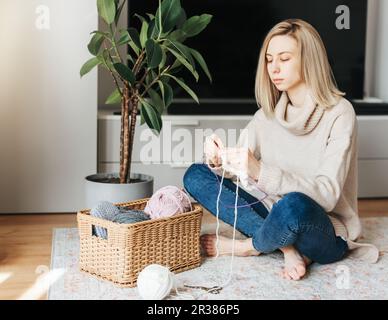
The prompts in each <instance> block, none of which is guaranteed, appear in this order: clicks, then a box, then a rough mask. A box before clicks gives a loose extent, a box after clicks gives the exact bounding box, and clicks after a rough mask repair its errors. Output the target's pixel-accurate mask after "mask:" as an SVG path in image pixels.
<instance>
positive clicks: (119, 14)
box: [115, 0, 126, 25]
mask: <svg viewBox="0 0 388 320" xmlns="http://www.w3.org/2000/svg"><path fill="white" fill-rule="evenodd" d="M117 2H118V1H117ZM125 2H126V0H123V2H122V3H121V5H120V6H117V4H116V8H117V12H116V16H115V24H116V25H117V23H118V22H119V19H120V16H121V11H122V10H123V7H124V5H125Z"/></svg>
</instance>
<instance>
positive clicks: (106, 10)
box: [97, 0, 116, 24]
mask: <svg viewBox="0 0 388 320" xmlns="http://www.w3.org/2000/svg"><path fill="white" fill-rule="evenodd" d="M97 9H98V14H99V15H100V16H101V18H103V19H104V20H105V22H106V23H107V24H111V23H112V22H113V21H114V20H115V15H116V5H115V1H114V0H97Z"/></svg>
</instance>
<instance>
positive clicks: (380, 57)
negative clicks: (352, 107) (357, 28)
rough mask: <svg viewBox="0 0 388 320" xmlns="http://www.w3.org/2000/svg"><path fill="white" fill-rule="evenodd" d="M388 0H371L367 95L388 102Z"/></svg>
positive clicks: (369, 3) (369, 9) (366, 76)
mask: <svg viewBox="0 0 388 320" xmlns="http://www.w3.org/2000/svg"><path fill="white" fill-rule="evenodd" d="M387 30H388V0H369V2H368V32H367V50H366V64H365V69H366V75H365V95H366V96H372V97H377V98H380V99H382V100H384V101H386V102H388V60H387V57H388V33H387Z"/></svg>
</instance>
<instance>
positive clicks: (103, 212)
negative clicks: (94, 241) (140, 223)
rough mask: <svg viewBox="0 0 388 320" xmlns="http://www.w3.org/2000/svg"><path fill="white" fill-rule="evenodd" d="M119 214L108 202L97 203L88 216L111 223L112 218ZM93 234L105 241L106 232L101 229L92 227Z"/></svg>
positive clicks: (104, 229)
mask: <svg viewBox="0 0 388 320" xmlns="http://www.w3.org/2000/svg"><path fill="white" fill-rule="evenodd" d="M119 213H120V210H119V209H118V208H117V207H116V206H115V205H114V204H113V203H112V202H109V201H101V202H99V203H98V204H97V205H96V206H95V207H94V208H93V209H92V210H90V215H92V216H93V217H96V218H101V219H105V220H109V221H113V219H114V217H115V216H116V215H117V214H119ZM93 233H94V234H95V235H97V236H99V237H101V238H104V239H107V230H106V228H103V227H98V226H95V227H93Z"/></svg>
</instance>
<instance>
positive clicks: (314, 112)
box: [275, 91, 325, 135]
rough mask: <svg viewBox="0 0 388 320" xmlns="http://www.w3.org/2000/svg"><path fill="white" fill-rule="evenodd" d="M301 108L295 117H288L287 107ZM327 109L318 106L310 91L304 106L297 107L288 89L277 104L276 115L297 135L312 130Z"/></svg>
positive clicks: (285, 126) (283, 124) (279, 120)
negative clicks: (290, 97) (292, 101)
mask: <svg viewBox="0 0 388 320" xmlns="http://www.w3.org/2000/svg"><path fill="white" fill-rule="evenodd" d="M289 107H290V108H294V109H300V110H297V112H298V113H297V115H296V116H295V119H292V120H289V119H287V108H289ZM324 111H325V109H324V108H322V107H320V106H318V105H317V104H316V103H315V102H314V100H313V98H312V95H311V92H310V91H308V92H307V94H306V97H305V101H304V103H303V106H301V107H295V106H293V105H292V104H291V101H290V99H289V97H288V95H287V92H286V91H283V92H282V94H281V96H280V99H279V101H278V103H277V104H276V106H275V117H276V119H277V121H278V122H279V123H280V124H281V125H282V126H283V127H284V128H286V129H288V130H289V131H290V132H292V133H293V134H295V135H304V134H307V133H309V132H310V131H312V130H313V129H314V128H315V127H316V126H317V124H318V123H319V121H320V120H321V118H322V116H323V113H324Z"/></svg>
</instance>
